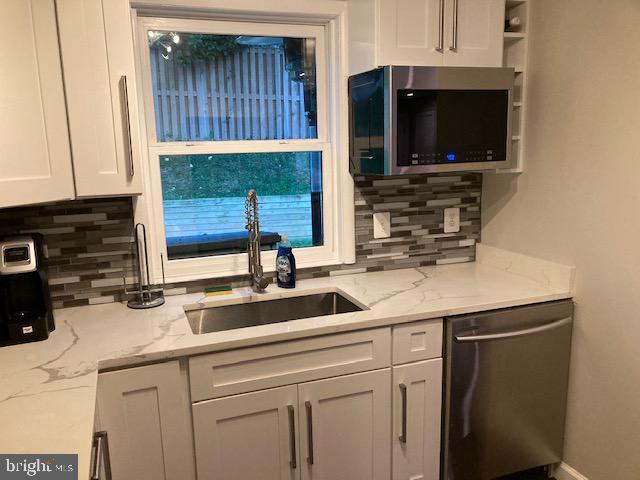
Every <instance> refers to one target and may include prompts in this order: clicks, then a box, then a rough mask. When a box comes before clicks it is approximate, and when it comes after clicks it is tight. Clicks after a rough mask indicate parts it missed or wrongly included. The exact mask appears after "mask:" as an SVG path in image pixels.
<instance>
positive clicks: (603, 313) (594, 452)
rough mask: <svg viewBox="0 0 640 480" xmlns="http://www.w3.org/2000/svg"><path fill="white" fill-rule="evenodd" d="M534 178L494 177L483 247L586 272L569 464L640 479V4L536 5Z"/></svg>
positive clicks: (550, 1)
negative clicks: (556, 263) (532, 257)
mask: <svg viewBox="0 0 640 480" xmlns="http://www.w3.org/2000/svg"><path fill="white" fill-rule="evenodd" d="M531 3H532V8H533V20H532V24H533V30H534V33H533V37H532V45H531V47H530V48H531V50H530V52H531V57H530V65H529V71H530V75H531V76H530V84H529V85H530V92H529V97H528V99H527V101H528V102H529V111H528V118H527V126H526V133H527V141H528V143H527V146H526V166H525V168H526V172H525V173H524V174H522V175H520V176H490V175H488V176H486V178H485V182H484V194H483V231H482V236H483V241H484V242H486V243H488V244H491V245H496V246H498V247H503V248H508V249H512V250H517V251H520V252H523V253H527V254H531V255H537V256H540V257H544V258H548V259H551V260H556V261H559V262H564V263H568V264H574V265H576V266H577V279H576V280H577V285H576V303H577V309H576V324H575V329H574V342H573V352H572V366H571V379H570V392H569V405H568V420H567V435H566V443H565V461H566V462H567V463H568V464H570V465H571V466H573V467H574V468H576V469H577V470H578V471H580V472H581V473H582V474H583V475H586V476H587V477H588V478H589V479H590V480H599V479H602V480H632V479H639V478H640V322H639V321H638V318H639V312H640V255H639V254H638V252H639V248H638V245H639V242H640V220H639V219H638V211H639V209H640V55H639V54H638V46H639V45H640V2H639V1H637V0H618V1H616V2H607V1H603V0H561V1H558V0H535V1H532V2H531Z"/></svg>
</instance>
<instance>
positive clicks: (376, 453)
mask: <svg viewBox="0 0 640 480" xmlns="http://www.w3.org/2000/svg"><path fill="white" fill-rule="evenodd" d="M441 334H442V320H439V319H436V320H428V321H424V322H415V323H412V324H407V325H400V326H396V327H394V328H393V332H392V329H390V328H382V329H380V328H379V329H370V330H361V331H359V332H350V333H341V334H336V335H330V336H326V337H314V338H310V339H299V340H293V341H289V342H282V343H280V344H269V345H264V346H256V347H248V348H245V349H238V350H232V351H227V352H217V353H211V354H207V355H201V356H198V357H192V358H189V359H183V360H180V361H179V360H176V361H171V362H166V363H161V364H156V365H148V366H143V367H136V368H131V369H126V370H120V371H114V372H107V373H101V374H100V375H99V381H98V410H99V413H100V425H99V429H100V430H103V431H106V432H107V434H108V447H109V448H108V454H110V455H107V456H110V458H111V471H112V473H113V480H129V479H131V480H133V479H136V480H137V479H141V478H144V479H151V480H154V479H163V480H174V479H175V480H177V479H179V480H194V479H195V478H196V473H197V478H198V480H389V479H393V480H417V479H422V480H437V479H438V477H439V471H440V461H439V459H440V428H441V427H440V415H441V400H442V358H440V355H441V352H442V342H441ZM392 336H393V345H394V352H393V355H392V352H391V344H392ZM408 360H409V361H411V363H407V361H408ZM187 365H189V374H187ZM356 368H358V369H361V370H364V371H360V372H353V370H354V369H356ZM189 387H191V394H192V395H191V398H189ZM256 387H257V388H256ZM227 392H233V393H227ZM225 393H227V394H226V395H225ZM191 402H195V403H191ZM103 443H104V442H103ZM97 445H98V444H97ZM98 446H100V445H98ZM100 451H104V449H102V450H100V449H98V448H96V450H95V452H94V453H95V455H94V456H95V457H96V459H98V458H101V455H100V454H99V453H100ZM101 478H102V477H101Z"/></svg>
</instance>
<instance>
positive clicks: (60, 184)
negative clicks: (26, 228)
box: [0, 0, 74, 208]
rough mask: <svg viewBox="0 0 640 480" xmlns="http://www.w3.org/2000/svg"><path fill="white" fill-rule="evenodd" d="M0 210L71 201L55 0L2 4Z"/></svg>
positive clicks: (16, 0) (14, 0) (5, 1)
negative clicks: (57, 201) (5, 40)
mask: <svg viewBox="0 0 640 480" xmlns="http://www.w3.org/2000/svg"><path fill="white" fill-rule="evenodd" d="M0 30H1V31H2V33H3V35H4V38H5V39H7V42H5V46H4V48H2V49H0V65H2V67H1V69H0V208H2V207H11V206H15V205H25V204H30V203H41V202H50V201H54V200H64V199H69V198H73V196H74V191H73V172H72V168H71V153H70V151H69V132H68V130H67V116H66V112H65V104H64V89H63V85H62V73H61V69H60V52H59V50H58V32H57V27H56V16H55V5H54V1H53V0H2V2H0Z"/></svg>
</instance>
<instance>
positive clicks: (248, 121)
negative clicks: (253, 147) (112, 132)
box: [150, 47, 310, 141]
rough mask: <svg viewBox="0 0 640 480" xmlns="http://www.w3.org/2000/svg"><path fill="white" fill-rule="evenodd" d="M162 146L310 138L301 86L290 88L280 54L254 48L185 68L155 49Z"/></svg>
mask: <svg viewBox="0 0 640 480" xmlns="http://www.w3.org/2000/svg"><path fill="white" fill-rule="evenodd" d="M150 54H151V70H152V79H153V80H152V81H153V93H154V106H155V114H156V134H157V135H156V136H157V138H158V140H160V141H191V140H193V141H198V140H200V141H202V140H270V139H288V138H308V137H309V136H310V134H309V127H308V122H307V117H306V115H305V105H304V93H303V84H302V82H292V81H291V80H290V78H289V72H287V70H286V67H285V60H284V53H283V50H282V49H281V48H273V47H251V48H245V49H243V50H241V51H238V52H236V53H234V54H230V55H220V56H219V57H217V58H214V59H210V60H206V61H204V60H197V61H193V62H191V63H187V64H184V65H183V64H182V63H181V62H180V61H179V60H178V59H176V58H175V57H173V56H171V57H169V58H168V59H165V58H164V57H163V50H162V49H161V48H152V49H151V51H150Z"/></svg>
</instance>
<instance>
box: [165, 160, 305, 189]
mask: <svg viewBox="0 0 640 480" xmlns="http://www.w3.org/2000/svg"><path fill="white" fill-rule="evenodd" d="M310 168H311V167H310V158H309V153H306V152H286V153H243V154H225V155H170V156H165V155H163V156H161V157H160V176H161V179H162V196H163V198H164V200H188V199H193V198H220V197H244V196H245V195H246V193H247V190H249V189H250V188H255V189H256V190H257V191H258V194H259V195H300V194H308V193H309V192H310V185H311V171H310Z"/></svg>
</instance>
